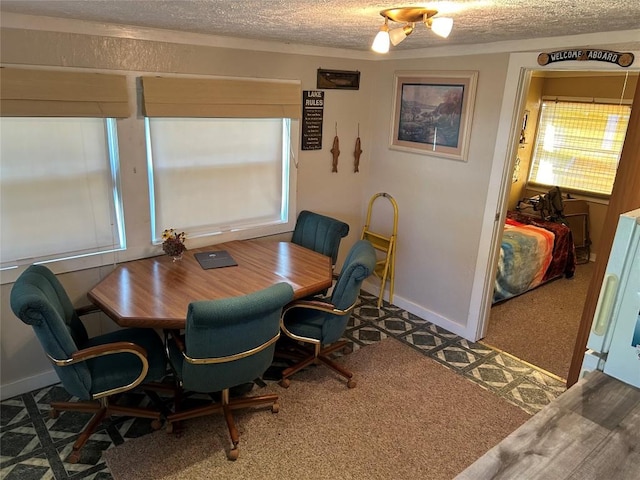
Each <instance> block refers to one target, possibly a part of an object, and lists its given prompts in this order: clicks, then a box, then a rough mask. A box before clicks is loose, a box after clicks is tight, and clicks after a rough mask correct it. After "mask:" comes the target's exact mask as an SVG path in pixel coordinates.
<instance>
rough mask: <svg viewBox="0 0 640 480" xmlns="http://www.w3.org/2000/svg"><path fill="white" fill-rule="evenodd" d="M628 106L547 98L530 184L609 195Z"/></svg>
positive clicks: (543, 107) (539, 129)
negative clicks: (549, 99)
mask: <svg viewBox="0 0 640 480" xmlns="http://www.w3.org/2000/svg"><path fill="white" fill-rule="evenodd" d="M630 114H631V108H630V107H629V106H628V105H618V104H604V103H582V102H566V101H543V103H542V109H541V113H540V121H539V124H538V130H537V134H536V140H535V145H534V153H533V160H532V162H531V170H530V172H529V182H532V183H537V184H542V185H550V186H553V185H557V186H559V187H561V188H563V189H568V190H576V191H580V192H587V193H593V194H597V195H605V196H606V195H610V194H611V190H612V188H613V182H614V180H615V176H616V171H617V168H618V161H619V159H620V154H621V151H622V145H623V143H624V138H625V135H626V131H627V124H628V123H629V116H630Z"/></svg>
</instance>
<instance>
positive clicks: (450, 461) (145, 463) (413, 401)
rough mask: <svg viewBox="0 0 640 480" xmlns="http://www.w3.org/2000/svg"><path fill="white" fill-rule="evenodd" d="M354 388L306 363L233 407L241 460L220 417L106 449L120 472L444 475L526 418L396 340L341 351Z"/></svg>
mask: <svg viewBox="0 0 640 480" xmlns="http://www.w3.org/2000/svg"><path fill="white" fill-rule="evenodd" d="M339 361H342V362H344V363H345V365H346V366H347V367H348V368H350V369H352V371H353V372H354V374H355V376H354V378H356V379H357V382H358V384H357V386H356V388H354V389H348V388H347V387H346V384H345V382H344V379H342V378H340V377H338V376H337V375H335V374H333V373H332V372H331V371H330V370H328V369H326V368H324V367H310V368H307V369H306V370H304V371H302V372H300V373H298V374H297V375H295V376H294V377H292V382H291V386H290V387H289V388H288V389H283V388H281V387H280V386H279V385H277V384H275V383H272V384H270V385H267V386H266V387H263V388H257V387H256V388H254V391H253V392H252V393H253V394H262V393H271V392H274V393H278V395H279V396H280V411H279V413H277V414H272V413H271V411H270V409H268V408H267V409H253V410H245V411H239V412H237V414H236V419H237V423H238V427H239V430H240V447H239V448H240V457H239V459H238V460H237V461H236V462H231V461H228V460H227V458H226V449H227V448H229V437H228V431H227V428H226V424H225V422H224V419H223V418H222V416H221V415H212V416H209V417H203V418H201V419H194V420H189V421H186V422H184V423H183V432H182V435H181V436H180V437H178V436H175V435H170V434H167V433H166V432H165V431H164V430H161V431H157V432H154V433H152V434H149V435H145V436H143V437H140V438H136V439H132V440H130V441H127V442H125V443H123V444H121V445H119V446H117V447H114V448H111V449H109V450H107V451H105V452H104V456H105V459H106V461H107V464H108V466H109V468H110V470H111V473H112V475H113V477H114V478H115V479H117V480H142V479H154V480H160V479H162V480H169V479H173V480H177V479H189V480H197V479H210V478H237V479H256V478H260V479H280V480H287V479H291V480H293V479H296V480H297V479H301V478H308V479H313V480H322V479H335V478H341V479H359V480H361V479H397V478H420V479H450V478H453V477H454V476H455V475H456V474H458V473H459V472H461V471H462V470H464V469H465V468H466V467H467V466H469V465H470V464H472V463H473V462H474V461H475V460H476V459H477V458H479V457H480V456H481V455H483V454H484V453H485V452H486V451H487V450H489V449H490V448H491V447H492V446H494V445H495V444H497V443H498V442H500V441H501V440H502V439H503V438H504V437H506V436H507V435H508V434H509V433H511V432H512V431H514V430H515V429H516V428H517V427H518V426H520V425H521V424H522V423H524V422H525V421H526V420H528V419H529V418H530V416H529V415H528V414H527V413H525V412H524V411H522V410H521V409H519V408H518V407H516V406H514V405H512V404H510V403H508V402H507V401H505V400H504V399H502V398H500V397H498V396H496V395H495V394H492V393H491V392H489V391H488V390H486V389H484V388H482V387H481V386H480V385H478V384H474V383H472V382H469V381H468V380H467V379H465V378H464V377H463V376H461V375H458V374H456V373H455V372H453V371H451V370H450V369H448V368H446V367H444V366H442V365H441V364H439V363H438V362H436V361H434V360H432V359H429V358H427V357H425V356H424V355H421V354H420V353H418V352H416V351H415V350H414V349H412V348H411V347H408V346H406V345H404V344H402V343H401V342H399V341H398V340H395V339H393V338H388V339H386V340H382V341H380V342H378V343H376V344H373V345H369V346H367V347H366V348H361V349H359V350H357V351H355V352H354V353H353V354H351V355H347V356H344V357H342V358H341V359H339Z"/></svg>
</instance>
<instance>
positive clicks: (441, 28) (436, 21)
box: [429, 17, 453, 38]
mask: <svg viewBox="0 0 640 480" xmlns="http://www.w3.org/2000/svg"><path fill="white" fill-rule="evenodd" d="M429 26H430V27H431V30H433V33H435V34H436V35H439V36H441V37H443V38H447V37H448V36H449V34H450V33H451V29H452V28H453V18H449V17H436V18H431V19H429Z"/></svg>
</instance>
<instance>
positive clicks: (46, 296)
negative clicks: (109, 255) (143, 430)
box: [11, 265, 166, 463]
mask: <svg viewBox="0 0 640 480" xmlns="http://www.w3.org/2000/svg"><path fill="white" fill-rule="evenodd" d="M11 309H12V310H13V313H14V314H15V315H16V316H17V317H18V318H19V319H20V320H22V321H23V322H24V323H26V324H27V325H31V327H32V328H33V330H34V332H35V334H36V336H37V338H38V340H39V341H40V343H41V344H42V347H43V348H44V351H45V353H46V354H47V356H48V357H49V360H51V362H52V363H53V368H54V370H55V371H56V373H57V375H58V378H59V379H60V381H61V383H62V386H63V387H64V389H65V390H66V391H67V392H68V393H69V394H71V395H73V396H74V397H78V398H79V399H80V401H78V402H52V403H51V411H50V416H51V418H57V416H58V415H59V412H60V411H67V410H68V411H78V412H92V413H94V416H93V418H92V419H91V421H90V422H89V423H88V424H87V426H86V428H85V429H84V431H83V432H82V433H81V434H80V436H79V437H78V439H77V440H76V442H75V443H74V445H73V450H72V452H71V454H70V455H69V457H68V459H67V461H68V462H70V463H77V462H78V461H79V460H80V455H81V449H82V447H83V446H84V444H85V443H86V442H87V440H88V439H89V437H90V436H91V434H92V433H93V432H94V431H95V429H96V428H97V427H98V425H99V424H100V423H101V421H102V420H103V419H104V418H107V417H109V416H111V415H125V416H130V417H142V418H150V419H153V422H152V426H153V427H154V428H155V429H158V428H160V426H161V422H160V418H161V413H160V411H156V410H152V409H148V408H135V407H130V406H125V405H118V404H117V403H115V401H116V399H117V396H118V395H119V394H121V393H123V392H127V391H130V390H132V389H134V388H135V387H137V386H138V385H140V384H142V383H143V382H147V381H151V380H160V379H162V377H163V376H164V375H165V373H166V359H165V356H164V351H163V347H162V340H161V339H160V337H159V336H158V335H157V334H156V333H155V331H153V330H150V329H143V328H128V329H122V330H117V331H115V332H112V333H107V334H104V335H100V336H97V337H93V338H89V337H88V335H87V331H86V329H85V327H84V325H83V324H82V321H81V320H80V316H81V315H84V314H86V313H90V312H93V311H97V308H92V307H89V308H84V309H82V310H80V309H79V310H75V309H74V308H73V305H72V304H71V301H70V300H69V297H68V296H67V293H66V292H65V290H64V288H63V286H62V285H61V284H60V282H59V281H58V279H57V278H56V276H55V275H54V274H53V273H52V272H51V271H50V270H49V269H48V268H46V267H44V266H42V265H31V266H30V267H28V268H27V269H26V270H25V271H24V272H23V273H22V274H21V275H20V277H18V279H17V280H16V282H15V284H14V285H13V288H12V289H11Z"/></svg>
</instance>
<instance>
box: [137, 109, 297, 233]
mask: <svg viewBox="0 0 640 480" xmlns="http://www.w3.org/2000/svg"><path fill="white" fill-rule="evenodd" d="M291 124H292V121H291V120H289V119H283V118H251V119H247V118H160V117H154V118H146V119H145V126H146V134H147V160H148V171H149V192H150V200H151V224H152V225H151V228H152V238H153V240H154V242H159V241H160V239H161V237H162V231H163V230H164V229H166V228H176V229H178V230H184V231H186V232H187V233H188V235H189V237H191V238H193V237H198V236H205V235H212V234H220V233H225V232H233V231H240V230H253V231H255V232H262V233H264V234H268V233H279V232H282V231H287V229H288V230H290V228H288V227H287V222H288V216H289V193H290V188H291V186H292V185H294V184H293V183H292V182H291V180H292V179H293V178H294V177H293V175H294V174H295V172H294V171H292V170H295V169H290V168H289V165H290V152H291V142H290V138H291V132H290V129H291ZM256 236H257V235H256Z"/></svg>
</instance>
